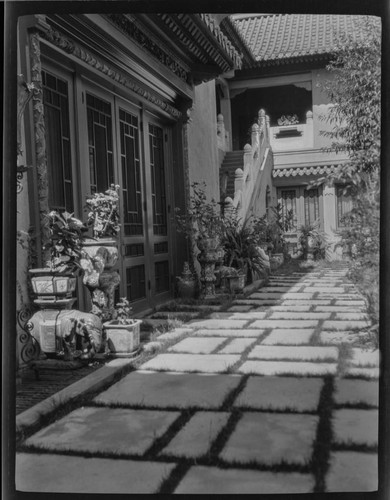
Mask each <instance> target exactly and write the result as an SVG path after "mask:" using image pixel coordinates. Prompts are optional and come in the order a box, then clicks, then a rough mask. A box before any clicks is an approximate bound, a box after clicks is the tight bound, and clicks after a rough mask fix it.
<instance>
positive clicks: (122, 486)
mask: <svg viewBox="0 0 390 500" xmlns="http://www.w3.org/2000/svg"><path fill="white" fill-rule="evenodd" d="M174 467H176V464H173V463H162V462H160V463H157V462H146V461H145V462H143V461H134V460H119V459H117V460H110V459H108V458H83V457H75V456H72V457H70V456H66V455H51V454H44V455H39V454H32V453H18V454H17V455H16V474H15V478H16V489H17V490H18V491H29V492H32V491H33V492H37V493H91V494H99V493H100V494H103V493H106V494H115V493H118V494H120V493H122V494H126V495H129V494H133V493H157V491H158V488H159V486H160V484H161V482H162V481H163V480H164V479H165V478H166V477H167V476H168V475H169V473H170V472H171V471H172V470H173V469H174ZM34 498H37V497H35V496H34ZM45 498H50V497H48V496H45Z"/></svg>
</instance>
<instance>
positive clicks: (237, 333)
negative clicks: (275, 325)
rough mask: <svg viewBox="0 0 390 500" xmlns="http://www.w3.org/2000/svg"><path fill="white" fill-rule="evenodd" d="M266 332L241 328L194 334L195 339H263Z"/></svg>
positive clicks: (203, 331)
mask: <svg viewBox="0 0 390 500" xmlns="http://www.w3.org/2000/svg"><path fill="white" fill-rule="evenodd" d="M264 331H265V330H255V329H252V330H248V329H245V328H241V329H239V330H228V329H222V330H218V329H217V330H197V331H196V332H194V333H193V336H195V337H225V338H226V337H234V338H236V337H252V338H253V337H256V338H257V337H261V336H262V335H263V334H264Z"/></svg>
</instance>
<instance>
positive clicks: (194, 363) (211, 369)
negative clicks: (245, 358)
mask: <svg viewBox="0 0 390 500" xmlns="http://www.w3.org/2000/svg"><path fill="white" fill-rule="evenodd" d="M239 359H240V356H239V355H236V354H208V355H205V354H172V353H168V354H158V355H157V356H156V357H154V358H153V359H151V360H149V361H147V362H146V363H144V364H143V365H141V366H140V368H141V369H143V370H161V371H174V372H203V373H221V372H224V371H226V370H227V369H228V368H229V367H230V366H232V365H234V364H235V363H237V361H239Z"/></svg>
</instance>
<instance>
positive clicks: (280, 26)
mask: <svg viewBox="0 0 390 500" xmlns="http://www.w3.org/2000/svg"><path fill="white" fill-rule="evenodd" d="M232 17H233V19H232V20H233V23H234V26H235V28H236V29H237V31H238V32H239V33H240V34H241V35H242V38H243V39H244V40H245V43H246V45H247V46H248V48H249V49H250V51H251V52H252V54H253V58H254V60H255V61H256V62H257V63H259V64H261V63H268V64H269V63H271V62H275V63H276V62H278V61H279V62H282V60H286V59H294V58H302V57H305V58H306V57H310V56H311V57H315V56H323V55H326V54H330V53H332V52H333V50H334V48H335V41H336V37H337V36H338V34H342V33H353V34H354V36H355V37H356V39H357V40H363V39H364V23H363V22H362V21H363V19H364V16H357V15H335V14H321V15H320V14H253V15H248V17H241V16H238V17H237V18H234V16H232Z"/></svg>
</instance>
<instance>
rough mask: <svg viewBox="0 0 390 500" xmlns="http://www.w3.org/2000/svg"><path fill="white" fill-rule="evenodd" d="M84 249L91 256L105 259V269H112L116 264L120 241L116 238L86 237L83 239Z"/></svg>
mask: <svg viewBox="0 0 390 500" xmlns="http://www.w3.org/2000/svg"><path fill="white" fill-rule="evenodd" d="M83 250H84V251H85V252H86V253H87V254H88V255H89V257H91V258H92V259H96V258H97V257H100V258H101V259H103V261H104V269H111V268H112V267H114V266H115V264H116V262H117V260H118V256H119V252H118V241H117V240H116V239H115V238H97V239H94V238H85V239H84V240H83Z"/></svg>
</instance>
